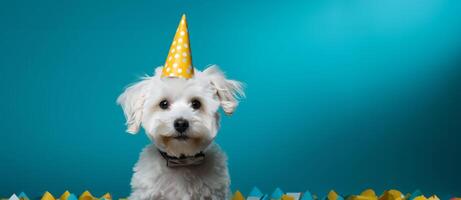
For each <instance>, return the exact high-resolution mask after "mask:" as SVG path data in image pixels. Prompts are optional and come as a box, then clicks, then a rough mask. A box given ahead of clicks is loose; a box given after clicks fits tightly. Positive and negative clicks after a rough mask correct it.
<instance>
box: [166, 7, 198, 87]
mask: <svg viewBox="0 0 461 200" xmlns="http://www.w3.org/2000/svg"><path fill="white" fill-rule="evenodd" d="M193 75H194V68H192V54H191V50H190V42H189V32H188V30H187V21H186V16H185V15H183V16H182V18H181V22H180V23H179V26H178V29H177V30H176V34H175V36H174V39H173V42H172V44H171V47H170V51H169V52H168V56H167V59H166V62H165V65H164V67H163V70H162V76H163V77H180V78H186V79H188V78H191V77H192V76H193Z"/></svg>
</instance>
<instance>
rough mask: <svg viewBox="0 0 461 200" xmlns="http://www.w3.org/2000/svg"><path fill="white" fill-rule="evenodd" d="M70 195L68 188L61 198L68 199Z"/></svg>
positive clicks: (60, 199) (61, 199)
mask: <svg viewBox="0 0 461 200" xmlns="http://www.w3.org/2000/svg"><path fill="white" fill-rule="evenodd" d="M69 196H70V192H69V191H68V190H66V191H65V192H64V193H62V195H61V197H59V200H68V199H69Z"/></svg>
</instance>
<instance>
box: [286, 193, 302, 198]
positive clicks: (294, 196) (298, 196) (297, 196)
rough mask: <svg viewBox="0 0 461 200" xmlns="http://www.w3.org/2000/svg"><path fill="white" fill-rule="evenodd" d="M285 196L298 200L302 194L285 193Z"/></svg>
mask: <svg viewBox="0 0 461 200" xmlns="http://www.w3.org/2000/svg"><path fill="white" fill-rule="evenodd" d="M286 195H288V196H291V197H293V199H294V200H299V199H300V198H301V195H302V193H301V192H287V194H286Z"/></svg>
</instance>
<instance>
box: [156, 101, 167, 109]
mask: <svg viewBox="0 0 461 200" xmlns="http://www.w3.org/2000/svg"><path fill="white" fill-rule="evenodd" d="M158 106H160V108H161V109H163V110H166V109H168V107H169V106H170V104H169V103H168V101H167V100H162V101H160V103H159V104H158Z"/></svg>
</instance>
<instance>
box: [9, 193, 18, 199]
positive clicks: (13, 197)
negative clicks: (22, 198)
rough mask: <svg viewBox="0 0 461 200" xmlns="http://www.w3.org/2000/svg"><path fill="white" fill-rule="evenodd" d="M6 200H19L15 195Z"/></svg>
mask: <svg viewBox="0 0 461 200" xmlns="http://www.w3.org/2000/svg"><path fill="white" fill-rule="evenodd" d="M8 200H19V198H18V196H16V194H13V195H11V197H10V198H9V199H8Z"/></svg>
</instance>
